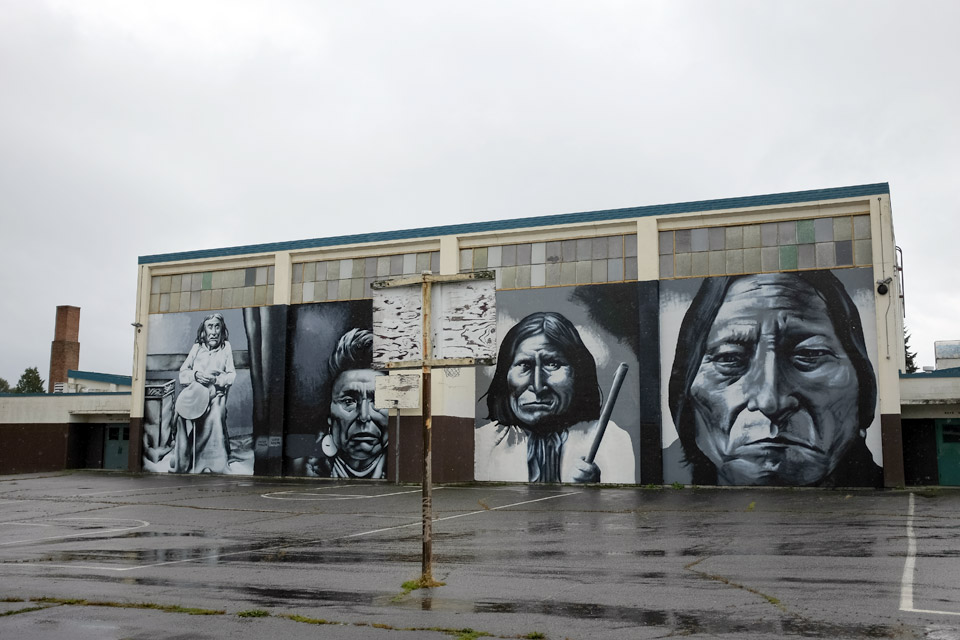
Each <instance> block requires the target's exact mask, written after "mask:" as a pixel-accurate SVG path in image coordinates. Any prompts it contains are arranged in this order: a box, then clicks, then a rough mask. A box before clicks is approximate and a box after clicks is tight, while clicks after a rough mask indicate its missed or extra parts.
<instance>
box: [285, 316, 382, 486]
mask: <svg viewBox="0 0 960 640" xmlns="http://www.w3.org/2000/svg"><path fill="white" fill-rule="evenodd" d="M288 326H289V331H290V333H289V345H290V350H289V357H288V374H287V380H288V383H287V384H288V400H287V411H286V416H287V431H286V434H285V445H284V448H285V454H284V455H285V458H286V469H285V471H286V473H287V475H302V476H317V477H332V478H385V477H386V470H387V469H386V465H387V451H388V436H387V415H388V414H387V410H382V411H381V410H378V409H376V408H375V407H374V406H373V399H374V389H375V387H376V383H375V380H376V377H377V376H379V375H386V372H384V371H376V370H374V369H373V368H372V366H373V334H372V332H371V330H370V329H371V326H372V306H371V302H370V301H369V300H357V301H347V302H329V303H322V304H311V305H297V306H295V307H292V308H291V309H290V313H289V325H288Z"/></svg>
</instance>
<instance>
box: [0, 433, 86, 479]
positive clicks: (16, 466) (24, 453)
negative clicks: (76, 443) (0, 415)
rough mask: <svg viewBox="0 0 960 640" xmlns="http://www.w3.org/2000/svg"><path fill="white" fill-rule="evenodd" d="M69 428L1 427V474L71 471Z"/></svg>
mask: <svg viewBox="0 0 960 640" xmlns="http://www.w3.org/2000/svg"><path fill="white" fill-rule="evenodd" d="M69 434H70V425H69V424H4V425H0V474H3V475H8V474H12V473H38V472H41V471H61V470H63V469H66V468H67V452H68V451H69V447H68V443H67V441H68V438H69Z"/></svg>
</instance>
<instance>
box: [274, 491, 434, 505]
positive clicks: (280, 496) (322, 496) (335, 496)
mask: <svg viewBox="0 0 960 640" xmlns="http://www.w3.org/2000/svg"><path fill="white" fill-rule="evenodd" d="M440 489H443V487H434V489H433V490H434V491H439V490H440ZM420 491H421V490H420V489H414V490H412V491H396V492H394V493H378V494H376V495H372V496H364V495H355V494H351V493H313V492H311V491H303V492H301V491H275V492H273V493H264V494H262V495H261V496H260V497H261V498H269V499H270V500H310V501H313V502H318V501H325V500H370V499H371V498H386V497H388V496H402V495H406V494H408V493H420ZM287 493H289V494H293V496H292V497H286V496H285V495H284V494H287ZM299 496H318V497H316V498H310V497H303V498H301V497H299Z"/></svg>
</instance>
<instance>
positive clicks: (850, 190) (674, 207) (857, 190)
mask: <svg viewBox="0 0 960 640" xmlns="http://www.w3.org/2000/svg"><path fill="white" fill-rule="evenodd" d="M889 193H890V185H889V183H886V182H876V183H873V184H861V185H852V186H847V187H831V188H827V189H812V190H808V191H790V192H786V193H772V194H766V195H757V196H741V197H736V198H720V199H716V200H697V201H693V202H681V203H677V204H657V205H647V206H642V207H626V208H623V209H605V210H600V211H584V212H581V213H560V214H551V215H543V216H532V217H530V218H511V219H507V220H493V221H490V222H469V223H462V224H453V225H443V226H435V227H420V228H417V229H406V230H400V231H380V232H375V233H360V234H354V235H346V236H332V237H328V238H313V239H310V240H293V241H284V242H268V243H264V244H250V245H242V246H236V247H225V248H221V249H199V250H196V251H182V252H178V253H158V254H153V255H147V256H140V258H139V260H138V264H156V263H160V262H178V261H181V260H197V259H202V258H224V257H229V256H236V255H243V254H250V253H271V252H274V251H292V250H296V249H315V248H321V247H331V246H339V245H350V244H361V243H368V242H385V241H388V240H415V239H418V238H428V237H433V236H449V235H458V234H464V233H476V232H481V231H508V230H512V229H521V228H526V227H547V226H552V225H559V224H574V223H581V222H601V221H607V220H622V219H624V218H642V217H648V216H655V215H670V214H676V213H696V212H698V211H712V210H722V209H740V208H746V207H760V206H771V205H780V204H795V203H798V202H813V201H817V200H837V199H840V198H855V197H862V196H870V195H889Z"/></svg>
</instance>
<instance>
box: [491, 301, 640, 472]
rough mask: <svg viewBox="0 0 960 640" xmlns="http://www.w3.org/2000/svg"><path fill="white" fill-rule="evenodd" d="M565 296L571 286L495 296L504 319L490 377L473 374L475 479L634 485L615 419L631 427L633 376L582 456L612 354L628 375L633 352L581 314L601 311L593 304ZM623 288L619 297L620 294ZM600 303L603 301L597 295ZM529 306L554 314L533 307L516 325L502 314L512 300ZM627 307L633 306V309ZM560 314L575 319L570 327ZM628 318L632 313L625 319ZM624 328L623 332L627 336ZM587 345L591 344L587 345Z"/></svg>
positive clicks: (625, 434) (627, 436)
mask: <svg viewBox="0 0 960 640" xmlns="http://www.w3.org/2000/svg"><path fill="white" fill-rule="evenodd" d="M579 289H581V290H584V289H587V287H580V288H579ZM601 291H602V288H601ZM614 291H616V292H620V291H623V289H622V288H616V289H609V290H608V293H610V294H613V292H614ZM573 293H574V292H573V290H572V289H568V290H566V291H564V290H562V289H560V290H552V291H546V292H537V293H536V294H532V293H531V292H523V294H525V295H524V296H523V297H520V296H511V295H504V294H503V293H500V294H498V315H501V314H502V315H504V316H505V317H506V318H507V322H509V323H510V325H509V329H506V330H505V332H504V333H503V334H501V335H503V338H502V340H501V342H500V347H499V351H498V356H497V365H496V369H495V370H494V371H493V373H492V376H491V377H490V378H489V380H488V379H487V378H485V377H483V376H481V375H478V381H477V385H478V387H477V389H478V405H479V406H478V407H477V418H478V424H477V428H476V431H475V438H474V444H475V461H474V474H475V478H476V479H477V480H497V481H507V482H578V483H587V482H606V483H632V482H635V481H636V475H635V471H636V459H635V456H634V451H635V448H634V444H633V440H632V437H631V433H630V432H629V431H628V430H627V429H625V428H623V427H622V426H621V425H619V424H618V423H617V420H619V419H621V418H622V417H624V416H625V417H626V419H627V420H628V422H629V423H630V428H635V425H637V424H638V423H639V420H638V412H637V408H636V389H635V387H636V378H635V377H634V378H633V379H632V381H631V383H630V387H631V390H630V391H629V392H627V393H625V394H624V396H622V397H621V398H620V400H618V402H617V409H619V413H614V419H612V420H610V421H609V422H608V423H607V425H606V429H605V431H604V434H603V437H602V439H601V440H599V443H598V445H597V447H598V448H597V451H596V456H595V458H594V459H593V460H589V457H590V456H589V453H590V452H591V448H592V446H593V443H594V440H595V439H596V434H597V432H598V418H599V416H600V412H601V406H602V404H603V399H604V393H603V391H602V390H601V388H603V390H606V389H608V388H609V387H610V384H611V378H612V377H613V369H615V368H616V366H617V363H618V362H619V361H620V360H626V361H628V362H630V363H632V364H631V366H632V367H633V371H634V376H636V373H635V372H636V367H637V365H636V355H635V354H634V353H633V351H632V350H631V349H630V348H623V347H622V346H621V345H620V344H619V343H618V342H617V341H616V340H615V339H614V338H612V337H611V336H610V333H609V332H608V331H606V329H605V328H604V327H603V326H601V325H602V320H601V322H596V320H595V319H594V318H591V316H590V315H589V311H588V309H591V308H592V309H594V311H598V310H600V311H602V309H603V307H602V306H596V305H592V304H589V303H587V302H585V301H583V302H581V303H580V304H577V302H578V300H577V298H576V296H575V295H573ZM581 293H583V291H581ZM627 293H628V295H627V296H626V298H627V300H629V293H630V292H627ZM634 295H635V294H634ZM534 296H541V297H542V298H543V299H542V300H538V299H537V298H535V297H534ZM600 299H601V300H605V298H604V297H603V296H601V297H600ZM538 302H540V303H542V304H543V305H544V306H546V305H547V304H549V305H550V306H551V307H553V308H554V309H562V310H563V312H560V311H556V310H544V311H533V312H530V313H527V314H526V315H525V316H523V317H522V318H521V319H519V320H517V321H514V320H510V319H509V318H511V317H515V316H512V314H511V308H512V307H513V306H514V304H517V307H518V308H524V307H526V308H529V307H530V306H532V305H531V303H533V304H534V305H536V304H537V303H538ZM538 306H539V305H538ZM627 306H628V307H629V308H631V309H633V307H634V306H635V305H632V304H627ZM568 314H569V315H572V316H574V317H577V318H578V321H579V322H578V323H576V324H575V323H574V322H573V321H572V320H571V318H570V317H568ZM613 324H614V325H616V324H618V322H614V323H613ZM635 324H636V321H635V317H634V319H633V323H632V325H633V326H635ZM633 326H631V327H629V329H627V330H632V331H634V333H635V329H633ZM588 342H589V344H591V345H592V347H588V346H587V344H588ZM591 348H592V349H594V350H596V351H597V353H600V354H601V361H602V364H603V365H604V366H603V373H604V379H603V380H602V381H601V380H600V375H599V373H598V372H599V371H600V369H601V367H600V366H599V364H600V363H599V362H598V358H597V356H596V355H595V354H594V352H592V351H591ZM628 379H630V378H629V375H628ZM484 385H485V386H484ZM624 386H625V387H626V386H627V385H624ZM481 416H485V417H486V420H482V419H481Z"/></svg>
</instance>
